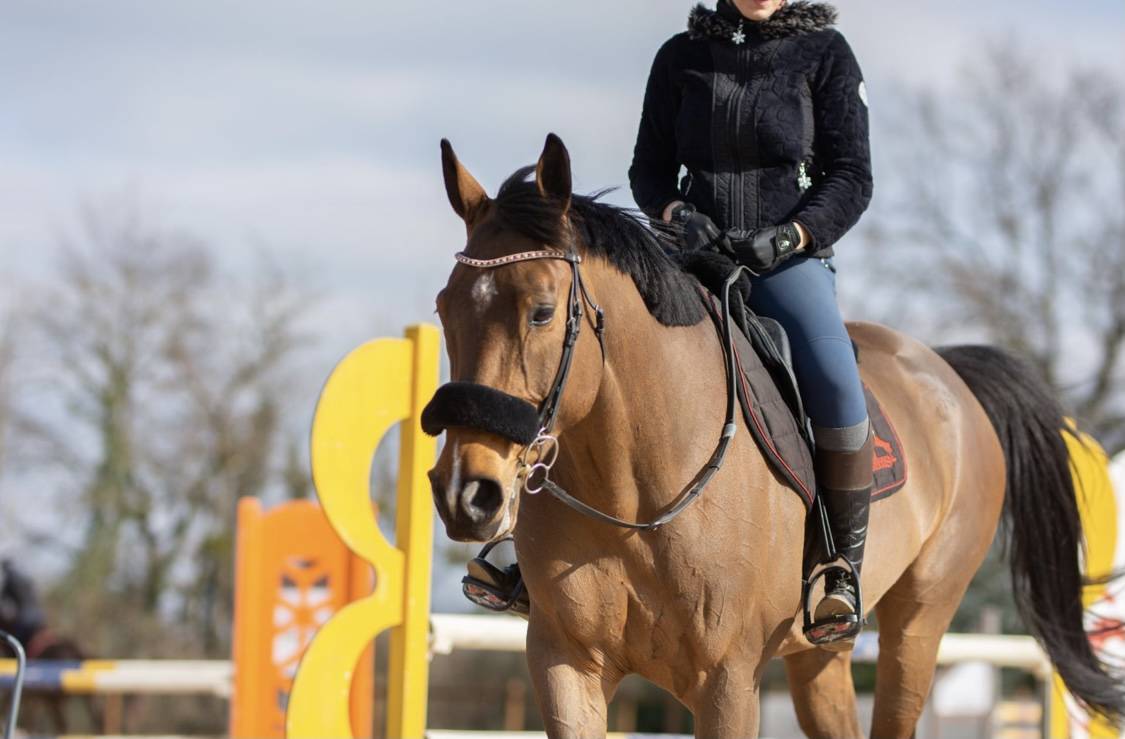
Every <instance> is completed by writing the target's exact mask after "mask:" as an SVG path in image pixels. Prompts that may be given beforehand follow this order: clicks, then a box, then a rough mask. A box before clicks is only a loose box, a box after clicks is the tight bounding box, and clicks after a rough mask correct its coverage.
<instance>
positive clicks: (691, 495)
mask: <svg viewBox="0 0 1125 739" xmlns="http://www.w3.org/2000/svg"><path fill="white" fill-rule="evenodd" d="M454 259H456V260H457V261H458V262H459V263H461V264H463V265H465V266H467V267H474V268H477V269H496V268H498V267H505V266H508V265H510V264H517V263H519V262H529V261H534V260H539V259H555V260H559V261H564V262H567V263H568V264H569V265H570V270H571V276H572V280H571V283H570V296H569V306H568V309H567V321H566V335H565V337H564V339H563V348H562V357H561V358H560V360H559V368H558V370H557V371H556V373H555V379H554V382H553V383H552V385H551V389H550V391H548V393H547V396H546V397H545V398H544V399H543V401H542V402H541V403H540V404H539V432H538V433H537V434H536V436H535V439H534V440H532V441H531V442H530V443H529V444H527V445H526V446H525V447H524V448H523V451H522V452H521V453H520V470H519V472H518V475H519V476H520V477H521V478H522V488H523V490H524V492H526V493H528V494H529V495H536V494H538V493H540V492H542V491H543V490H546V491H547V492H548V493H550V494H551V495H552V496H553V497H555V498H556V499H557V500H559V501H560V502H562V503H565V504H566V505H567V506H569V507H570V508H572V509H574V510H576V511H578V512H579V513H581V514H583V515H586V516H589V517H591V518H594V519H596V520H598V521H602V522H604V523H609V524H613V525H614V526H619V527H621V528H625V529H633V530H637V531H653V530H655V529H657V528H660V527H661V526H663V525H664V524H666V523H668V522H670V521H671V520H672V519H674V518H675V517H676V516H678V515H680V514H681V513H683V512H684V511H685V510H686V509H687V508H688V506H690V505H691V504H692V503H694V502H695V501H696V500H698V499H699V497H700V494H701V493H702V492H703V490H704V488H706V487H707V484H708V483H709V482H710V481H711V478H712V477H714V475H715V473H716V472H718V471H719V469H720V468H721V467H722V465H723V461H724V459H725V458H726V454H727V449H728V448H729V447H730V442H731V439H733V438H734V434H735V431H736V430H737V428H738V426H737V424H736V423H735V413H736V412H737V410H736V409H737V405H738V400H737V389H736V381H735V372H736V366H735V355H734V344H733V337H732V329H731V317H730V288H731V285H733V284H734V282H735V281H736V280H737V279H738V277H739V275H740V274H741V272H742V271H743V270H745V269H746V268H745V267H738V268H737V269H735V270H734V271H733V272H732V273H731V274H730V276H729V277H728V278H727V280H726V282H725V283H724V285H723V294H722V334H723V341H722V344H723V356H724V359H725V365H726V376H727V378H726V379H727V407H726V420H725V422H724V424H723V429H722V432H721V434H720V435H719V440H718V442H717V443H716V445H715V449H714V451H713V452H712V453H711V456H710V458H709V459H708V460H707V463H706V464H705V465H704V466H703V467H702V468H701V469H700V470H699V472H698V473H696V475H695V477H694V478H693V479H692V482H691V483H690V484H689V485H688V486H687V487H686V488H685V489H684V490H683V491H681V492H680V494H679V496H677V498H676V501H675V503H674V504H673V505H672V506H671V507H670V508H668V510H666V511H665V512H664V513H662V514H661V515H660V516H658V517H657V518H655V519H654V520H652V521H650V522H649V523H634V522H632V521H626V520H624V519H621V518H617V517H615V516H611V515H610V514H608V513H605V512H603V511H599V510H598V509H597V508H594V507H593V506H591V505H589V504H587V503H584V502H582V501H581V500H579V499H578V498H575V497H574V496H573V495H571V494H570V493H568V492H567V491H566V490H565V489H564V488H563V487H561V486H560V485H559V484H558V483H556V482H555V481H554V480H552V479H551V477H550V474H551V468H552V467H554V465H555V462H556V461H558V456H559V440H558V437H557V436H556V435H555V434H554V433H553V431H554V426H555V421H556V419H557V417H558V413H559V404H560V402H561V400H562V394H563V391H564V390H565V389H566V382H567V379H568V378H569V377H570V367H571V364H572V362H573V360H574V351H575V347H576V345H577V343H578V337H579V335H580V334H581V332H582V319H583V318H584V317H585V308H584V305H589V307H590V310H592V311H593V313H594V317H595V318H594V332H595V334H596V336H597V339H598V345H599V346H600V347H601V352H602V363H603V364H604V363H605V337H604V334H605V311H603V310H602V308H601V306H599V305H598V304H597V303H596V302H594V300H593V298H592V297H591V296H590V293H589V291H588V290H587V289H586V284H585V282H583V280H582V271H581V269H580V267H579V265H580V264H581V263H582V257H581V256H580V255H578V254H577V253H575V252H574V251H567V252H562V251H557V250H554V249H541V250H537V251H526V252H519V253H517V254H509V255H507V256H503V257H497V258H495V259H475V258H473V257H470V256H467V255H466V254H465V253H464V252H458V253H456V254H455V255H454ZM533 452H534V453H535V461H534V462H532V463H529V462H528V459H529V457H530V456H531V454H532V453H533ZM537 475H541V478H540V482H539V483H538V484H536V483H534V482H533V478H535V477H536V476H537Z"/></svg>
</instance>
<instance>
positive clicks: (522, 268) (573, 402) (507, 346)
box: [423, 134, 602, 541]
mask: <svg viewBox="0 0 1125 739" xmlns="http://www.w3.org/2000/svg"><path fill="white" fill-rule="evenodd" d="M442 167H443V170H444V175H445V187H446V192H447V194H448V195H449V202H450V203H451V204H452V206H453V210H454V211H456V213H457V215H459V216H460V217H461V218H462V220H464V222H465V227H466V231H467V234H468V241H467V244H466V246H465V249H464V251H463V252H462V254H461V255H459V257H458V264H457V265H456V266H455V267H454V268H453V271H452V273H451V274H450V276H449V281H448V283H447V284H446V286H445V288H444V289H443V290H442V291H441V292H440V293H439V294H438V296H437V311H438V315H439V317H440V319H441V324H442V328H443V330H444V332H445V342H446V350H447V351H448V353H449V361H450V374H451V379H452V382H451V383H450V384H449V385H446V386H444V387H443V388H441V389H440V390H439V391H438V394H437V395H436V396H435V397H434V400H433V401H432V402H431V403H430V405H429V407H427V409H426V413H425V414H424V415H423V425H424V426H426V428H427V430H428V431H431V432H437V431H440V430H442V429H444V430H445V432H446V441H445V447H444V449H443V450H442V453H441V456H440V458H439V459H438V462H437V465H436V466H435V467H434V468H433V469H432V470H431V471H430V482H431V485H432V488H433V495H434V502H435V504H436V505H437V509H438V513H439V514H440V515H441V518H442V521H443V522H444V523H445V527H446V532H447V533H448V534H449V536H450V537H451V538H453V539H456V540H459V541H487V540H490V539H495V538H498V537H500V536H503V535H505V534H507V533H508V532H510V531H511V530H512V528H513V527H514V525H515V521H516V514H517V509H518V504H519V497H520V496H519V490H520V488H521V486H522V484H523V476H524V474H526V471H527V468H526V467H525V465H524V463H525V462H534V461H536V460H535V459H534V458H531V459H528V458H527V457H528V456H529V455H528V454H527V453H526V452H525V450H526V449H527V445H528V444H529V442H531V441H532V440H533V439H534V438H535V436H536V435H537V434H538V432H539V431H540V430H541V428H542V425H543V423H544V417H545V415H550V414H549V412H548V411H547V410H545V409H549V407H550V405H551V403H549V402H548V400H547V399H548V396H549V395H550V394H551V392H552V389H553V388H554V387H556V385H557V384H558V383H557V382H556V379H557V376H558V374H559V368H560V362H561V361H562V359H563V354H564V344H565V343H566V341H567V337H568V321H569V320H570V319H571V318H572V312H573V311H574V308H575V295H578V298H577V300H578V301H580V302H581V304H582V305H586V306H589V305H590V304H589V302H588V301H584V302H583V298H582V296H581V291H580V290H578V289H577V287H578V283H576V282H575V278H576V276H577V275H578V274H579V273H578V269H577V267H576V265H575V264H573V263H571V262H569V261H567V260H566V259H565V258H562V257H565V256H567V255H577V254H578V252H577V248H578V247H577V245H576V244H575V243H574V239H575V237H574V233H573V229H572V228H571V224H570V222H569V220H568V211H569V210H570V207H571V172H570V157H569V155H568V153H567V150H566V147H565V146H564V145H563V143H562V141H561V140H559V138H558V137H557V136H555V135H554V134H551V135H549V136H548V137H547V142H546V145H545V146H544V149H543V153H542V155H541V156H540V158H539V162H538V164H537V165H536V167H535V179H534V182H533V183H532V182H526V181H525V179H526V175H527V174H529V173H530V171H529V170H521V171H520V172H517V173H516V175H513V178H511V179H510V180H509V181H508V183H506V184H505V187H504V188H502V190H501V194H500V195H499V196H498V198H497V200H492V199H490V198H489V197H488V196H487V194H486V193H485V191H484V189H483V188H482V187H481V186H480V184H479V183H478V182H477V180H476V179H475V178H474V177H473V176H472V175H471V174H470V173H469V172H468V170H467V169H465V167H464V166H463V165H462V164H461V163H460V162H459V161H458V160H457V157H456V155H455V154H454V153H453V149H452V147H451V146H450V145H449V142H447V141H442ZM534 253H538V256H534V257H533V258H527V259H524V260H520V261H512V262H507V261H503V260H501V261H499V262H497V261H492V260H498V259H499V258H501V257H507V256H510V255H524V256H528V255H532V254H534ZM572 285H574V286H575V287H574V288H572ZM573 320H574V321H575V322H578V323H583V322H585V323H587V324H589V325H590V327H591V328H592V316H591V311H590V310H588V309H587V310H585V312H584V315H583V316H582V317H581V318H577V317H575V318H574V319H573ZM571 330H572V331H573V324H571ZM601 371H602V355H601V351H600V350H599V347H598V341H597V339H596V338H595V335H594V332H593V330H590V329H587V330H585V331H582V332H581V333H580V335H579V336H578V337H577V341H576V342H575V344H574V349H573V354H572V356H571V364H570V367H569V379H568V380H567V382H566V393H565V394H564V396H563V397H562V399H561V402H560V404H559V407H558V415H557V417H555V419H554V421H555V422H554V425H553V429H552V430H553V431H554V432H555V433H558V432H559V431H560V430H563V429H565V428H566V427H567V426H568V425H572V424H573V423H575V422H576V421H577V420H579V419H580V418H582V417H583V416H584V415H585V414H586V413H588V412H589V409H590V408H591V407H592V405H593V403H594V398H595V397H596V394H597V388H598V385H599V381H600V378H599V375H600V373H601ZM541 451H543V450H542V449H537V450H535V451H533V452H532V455H533V456H535V455H537V453H538V452H541Z"/></svg>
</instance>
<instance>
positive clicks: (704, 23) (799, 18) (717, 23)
mask: <svg viewBox="0 0 1125 739" xmlns="http://www.w3.org/2000/svg"><path fill="white" fill-rule="evenodd" d="M741 18H742V16H741V14H740V13H739V12H738V10H737V9H736V8H735V7H734V5H733V4H731V3H730V0H719V7H718V9H717V10H711V9H709V8H707V7H706V6H704V5H703V3H699V4H698V5H696V6H695V7H694V8H692V10H691V14H690V15H689V16H688V35H690V36H691V38H693V39H702V38H713V39H720V40H723V41H730V38H731V35H732V34H734V32H735V31H736V30H737V29H738V24H739V20H740V19H741ZM835 22H836V8H834V7H833V6H831V5H829V4H828V3H821V2H810V1H809V0H791V2H788V3H786V4H785V5H783V6H782V7H781V8H780V9H778V11H777V12H776V13H774V14H773V15H772V16H770V17H769V19H768V20H764V21H760V22H757V21H745V22H744V23H743V24H742V25H743V30H744V31H745V32H746V33H747V34H755V35H757V36H759V37H760V38H764V39H777V38H784V37H786V36H799V35H801V34H805V33H813V32H814V31H820V30H823V29H825V28H828V27H829V26H831V25H833V24H834V23H835Z"/></svg>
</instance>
